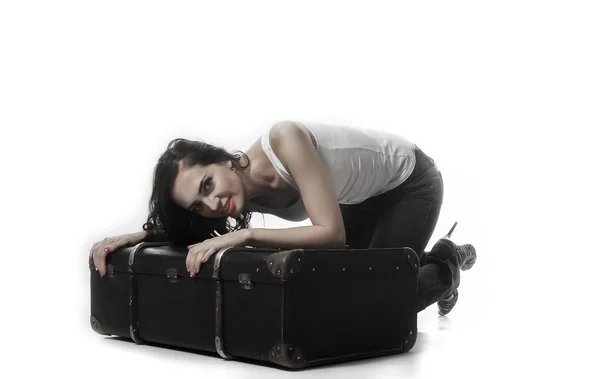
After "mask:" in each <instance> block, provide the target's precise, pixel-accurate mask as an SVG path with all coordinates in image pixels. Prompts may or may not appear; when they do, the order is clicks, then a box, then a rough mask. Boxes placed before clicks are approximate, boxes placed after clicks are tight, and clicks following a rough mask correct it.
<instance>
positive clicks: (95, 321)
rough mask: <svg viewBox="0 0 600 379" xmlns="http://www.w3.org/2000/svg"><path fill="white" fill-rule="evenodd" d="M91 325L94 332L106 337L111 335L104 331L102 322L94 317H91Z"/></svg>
mask: <svg viewBox="0 0 600 379" xmlns="http://www.w3.org/2000/svg"><path fill="white" fill-rule="evenodd" d="M90 325H91V326H92V329H93V330H94V332H96V333H98V334H102V335H105V336H109V335H110V334H108V333H106V332H105V331H104V328H103V327H102V324H100V321H98V319H97V318H96V317H94V316H90Z"/></svg>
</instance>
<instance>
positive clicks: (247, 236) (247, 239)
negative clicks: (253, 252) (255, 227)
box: [240, 228, 254, 246]
mask: <svg viewBox="0 0 600 379" xmlns="http://www.w3.org/2000/svg"><path fill="white" fill-rule="evenodd" d="M240 232H242V235H243V236H244V243H243V245H244V246H252V243H253V242H254V241H253V233H252V229H250V228H247V229H242V230H240Z"/></svg>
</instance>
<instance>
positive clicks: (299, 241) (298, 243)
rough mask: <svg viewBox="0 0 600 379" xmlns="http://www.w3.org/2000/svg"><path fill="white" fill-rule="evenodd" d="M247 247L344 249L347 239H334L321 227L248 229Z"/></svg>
mask: <svg viewBox="0 0 600 379" xmlns="http://www.w3.org/2000/svg"><path fill="white" fill-rule="evenodd" d="M247 231H248V239H247V241H248V242H247V243H246V245H249V246H255V247H273V248H284V249H295V248H307V249H310V248H317V247H323V248H332V249H343V248H344V247H345V242H344V241H345V237H344V236H338V237H337V238H332V236H331V232H330V231H329V230H328V229H327V228H325V227H322V226H320V225H311V226H299V227H295V228H285V229H263V228H251V229H247Z"/></svg>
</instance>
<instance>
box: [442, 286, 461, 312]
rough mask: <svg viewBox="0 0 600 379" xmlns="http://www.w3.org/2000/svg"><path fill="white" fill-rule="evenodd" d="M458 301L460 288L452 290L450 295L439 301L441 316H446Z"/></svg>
mask: <svg viewBox="0 0 600 379" xmlns="http://www.w3.org/2000/svg"><path fill="white" fill-rule="evenodd" d="M457 301H458V290H454V292H452V293H451V294H450V295H448V296H446V297H445V298H443V299H442V300H440V301H438V314H439V315H440V316H445V315H447V314H448V313H450V311H451V310H452V308H454V306H455V305H456V302H457Z"/></svg>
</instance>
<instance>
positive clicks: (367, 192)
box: [90, 121, 476, 314]
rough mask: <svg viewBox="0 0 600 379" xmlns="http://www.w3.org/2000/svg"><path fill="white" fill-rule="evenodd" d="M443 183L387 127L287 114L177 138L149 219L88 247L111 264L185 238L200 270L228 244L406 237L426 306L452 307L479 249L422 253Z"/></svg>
mask: <svg viewBox="0 0 600 379" xmlns="http://www.w3.org/2000/svg"><path fill="white" fill-rule="evenodd" d="M443 192H444V185H443V179H442V176H441V173H440V172H439V170H438V168H437V167H436V165H435V162H434V160H432V159H431V158H429V157H428V156H427V155H425V154H424V153H423V152H422V151H421V150H420V149H419V148H418V147H417V146H416V145H415V144H413V143H411V142H409V141H408V140H406V139H405V138H403V137H400V136H397V135H393V134H390V133H385V132H378V131H374V130H368V129H360V128H351V127H346V126H339V125H325V124H321V123H314V122H310V123H308V122H303V123H301V122H294V121H283V122H278V123H276V124H275V125H273V126H272V127H270V128H269V129H268V130H267V131H266V132H265V133H264V134H263V135H262V136H261V137H260V138H259V139H257V140H256V141H255V142H254V144H253V145H252V146H251V147H250V148H249V149H248V151H246V152H245V153H242V152H238V153H236V154H231V153H229V152H227V151H226V150H224V149H222V148H218V147H215V146H211V145H208V144H205V143H203V142H196V141H189V140H185V139H176V140H173V141H171V143H170V144H169V146H168V147H167V150H166V151H165V152H164V153H163V154H162V156H161V157H160V159H159V161H158V163H157V165H156V167H155V171H154V183H153V190H152V195H151V199H150V214H149V216H148V220H147V223H145V224H144V226H143V229H144V231H142V232H140V233H134V234H126V235H122V236H118V237H113V238H106V239H104V240H103V241H99V242H97V243H96V244H94V246H93V247H92V250H91V252H90V256H93V258H94V263H95V264H96V270H99V271H100V275H101V276H104V273H105V256H106V254H108V253H110V252H112V251H114V250H116V249H118V248H120V247H123V246H131V245H134V244H137V243H138V242H140V241H144V240H145V241H151V240H168V241H170V242H172V243H174V244H176V245H186V246H187V247H188V249H189V251H188V255H187V258H186V266H187V267H188V271H189V272H190V276H194V275H195V274H196V273H197V272H198V271H199V269H200V266H201V264H202V263H203V262H206V260H207V259H208V258H209V257H210V256H211V255H213V254H214V253H215V252H217V251H218V250H219V249H221V248H223V247H226V246H231V245H233V246H247V245H250V246H255V247H276V248H316V247H328V248H344V246H345V245H346V244H347V245H350V246H351V247H353V248H377V247H411V248H412V249H413V250H414V251H415V252H416V253H417V254H418V255H419V257H420V263H421V270H420V273H419V310H422V309H424V308H425V307H427V306H428V305H430V304H432V303H434V302H438V305H439V310H440V314H446V313H448V312H449V311H450V310H451V309H452V307H453V306H454V304H455V303H456V300H457V298H458V297H457V296H458V292H457V290H456V288H457V287H458V284H459V276H460V275H459V270H460V269H463V270H465V269H468V268H470V267H471V266H472V265H473V263H474V262H475V259H476V256H475V249H474V248H473V246H472V245H463V246H456V245H455V244H454V243H452V242H451V241H450V240H449V239H446V238H444V239H441V240H440V241H438V243H436V244H435V246H434V247H433V249H432V251H431V252H430V253H428V254H425V253H424V249H425V246H426V245H427V243H428V242H429V239H430V238H431V235H432V233H433V230H434V228H435V225H436V223H437V219H438V216H439V212H440V208H441V205H442V199H443ZM253 211H257V212H262V213H270V214H274V215H276V216H279V217H281V218H284V219H287V220H291V221H300V220H304V219H306V218H307V217H308V218H310V220H311V222H312V225H311V226H300V227H294V228H287V229H262V228H249V221H250V214H251V212H253ZM232 219H233V220H235V221H236V223H235V225H231V224H230V220H232ZM448 237H449V235H448Z"/></svg>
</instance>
